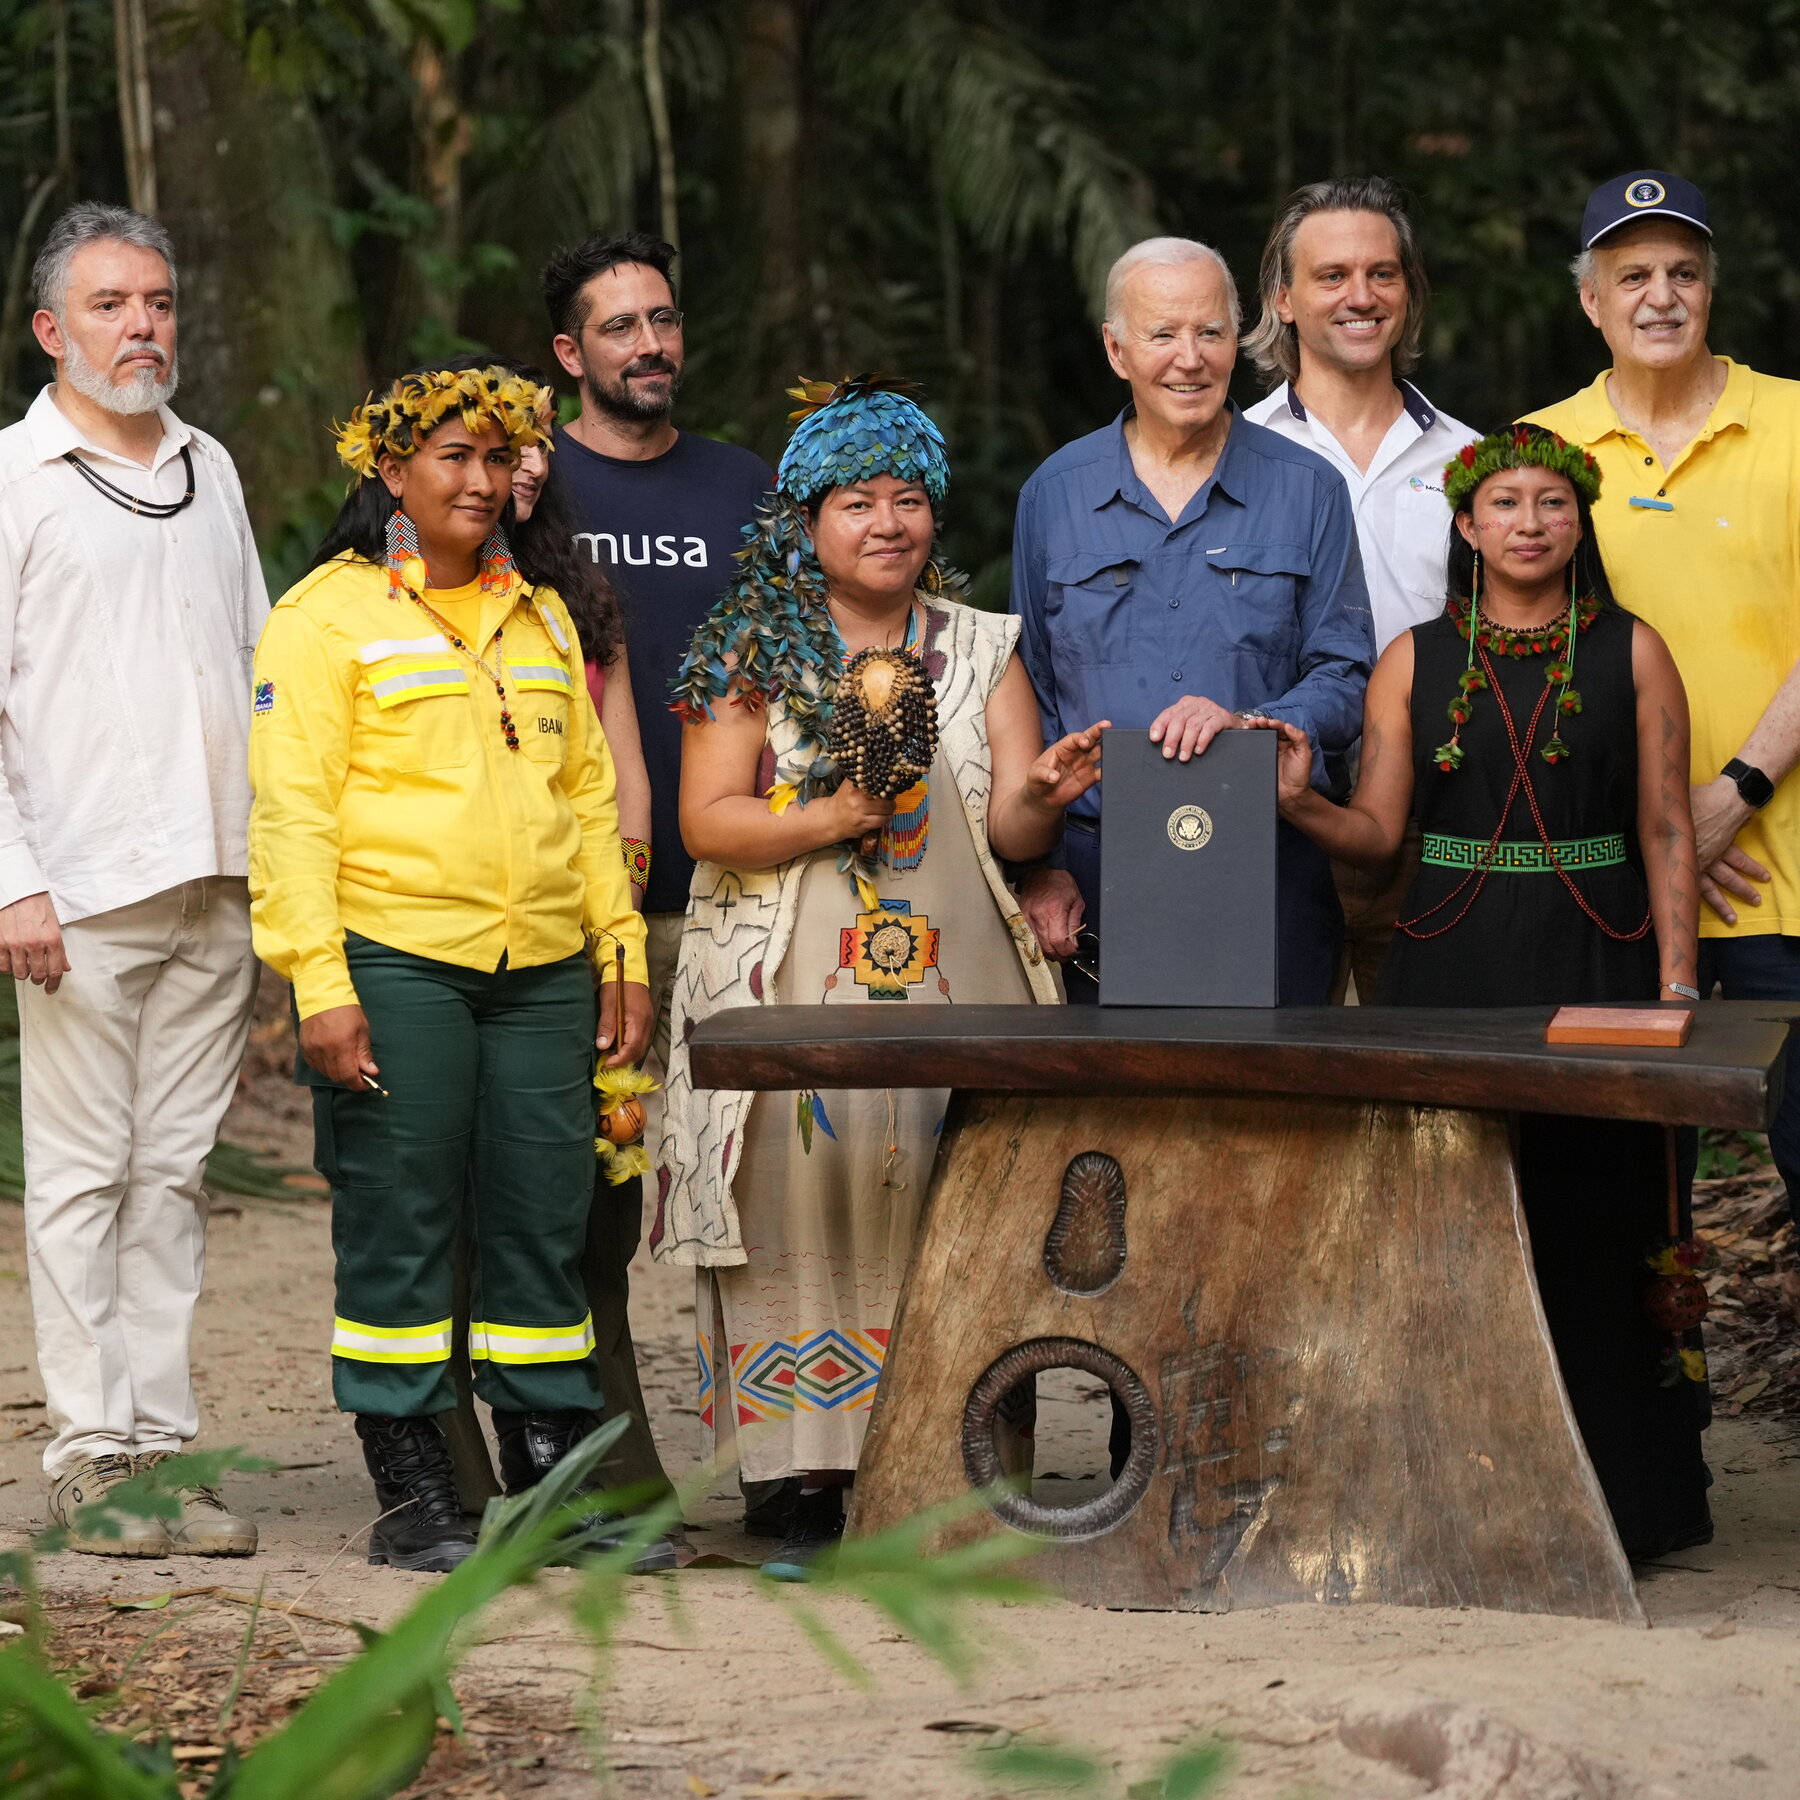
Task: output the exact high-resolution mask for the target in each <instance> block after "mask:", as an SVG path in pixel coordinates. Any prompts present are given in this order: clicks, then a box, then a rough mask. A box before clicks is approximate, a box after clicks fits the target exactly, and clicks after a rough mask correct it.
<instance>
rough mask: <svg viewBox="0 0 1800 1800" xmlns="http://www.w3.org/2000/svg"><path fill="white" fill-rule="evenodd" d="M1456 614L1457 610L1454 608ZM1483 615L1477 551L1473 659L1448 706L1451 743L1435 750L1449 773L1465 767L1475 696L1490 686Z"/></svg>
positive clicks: (1470, 634) (1472, 586)
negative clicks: (1482, 661)
mask: <svg viewBox="0 0 1800 1800" xmlns="http://www.w3.org/2000/svg"><path fill="white" fill-rule="evenodd" d="M1451 611H1452V616H1454V613H1455V609H1454V608H1452V609H1451ZM1480 618H1481V552H1480V550H1479V549H1478V550H1476V552H1475V568H1474V572H1473V574H1472V575H1471V576H1470V578H1469V615H1468V621H1467V630H1466V631H1465V632H1464V635H1465V636H1466V637H1467V638H1468V640H1469V660H1468V662H1467V663H1466V664H1465V665H1464V668H1463V672H1462V673H1461V674H1460V675H1459V676H1457V678H1456V697H1455V699H1453V700H1452V701H1451V702H1450V704H1449V705H1448V706H1447V707H1445V708H1444V710H1445V712H1447V713H1448V714H1449V715H1450V723H1451V724H1452V725H1453V726H1454V727H1455V729H1454V730H1453V731H1452V732H1451V733H1450V739H1449V742H1448V743H1443V744H1439V745H1438V747H1437V748H1436V749H1435V750H1434V751H1432V753H1431V760H1432V761H1433V762H1434V763H1436V764H1437V766H1438V767H1439V768H1440V769H1442V770H1443V772H1444V773H1445V774H1446V775H1453V774H1454V773H1455V772H1456V771H1457V770H1458V769H1460V768H1461V767H1462V759H1463V747H1462V743H1461V739H1462V728H1463V727H1464V726H1465V725H1466V724H1468V722H1469V717H1470V715H1471V714H1472V713H1473V712H1474V710H1475V701H1474V695H1475V691H1476V689H1477V688H1484V687H1486V686H1487V676H1486V675H1485V674H1484V673H1483V672H1482V671H1481V670H1480V669H1478V668H1477V667H1476V666H1475V634H1476V632H1477V631H1478V630H1479V629H1480V624H1479V621H1480Z"/></svg>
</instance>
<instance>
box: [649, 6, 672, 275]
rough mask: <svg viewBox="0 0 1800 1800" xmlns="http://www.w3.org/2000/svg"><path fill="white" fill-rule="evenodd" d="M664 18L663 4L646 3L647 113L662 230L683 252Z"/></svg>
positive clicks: (666, 238)
mask: <svg viewBox="0 0 1800 1800" xmlns="http://www.w3.org/2000/svg"><path fill="white" fill-rule="evenodd" d="M662 16H663V9H662V0H644V109H645V111H646V112H648V113H649V115H650V136H651V140H652V142H654V144H655V145H656V198H657V210H658V212H659V214H660V219H659V225H658V228H659V229H660V230H661V232H662V234H663V238H664V240H665V241H666V242H668V243H671V244H673V245H674V246H675V248H676V249H677V250H679V249H680V248H681V212H680V208H679V206H678V205H677V203H676V194H675V134H674V133H673V131H671V130H670V128H669V95H668V90H667V89H666V88H665V86H664V85H663V62H662Z"/></svg>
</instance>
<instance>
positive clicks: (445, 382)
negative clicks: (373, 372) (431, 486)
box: [333, 368, 553, 477]
mask: <svg viewBox="0 0 1800 1800" xmlns="http://www.w3.org/2000/svg"><path fill="white" fill-rule="evenodd" d="M552 399H553V395H552V394H551V391H550V389H549V388H547V387H540V386H539V385H538V384H537V383H536V382H535V381H527V380H526V379H525V378H524V377H523V376H520V375H515V374H513V373H512V371H511V370H510V369H502V368H487V369H462V370H455V369H439V370H437V371H436V372H435V373H426V374H420V375H402V376H401V377H400V378H399V379H398V380H397V381H396V382H395V383H394V384H393V386H392V387H390V388H389V389H388V391H387V392H386V393H385V394H381V395H375V394H371V395H370V396H369V397H368V399H366V400H365V401H364V402H363V403H362V405H361V406H359V407H358V408H357V409H356V410H355V412H353V413H352V414H351V415H350V417H349V418H348V419H347V420H346V421H345V422H344V423H343V424H342V425H337V426H334V427H333V429H334V430H335V431H336V432H337V453H338V460H339V461H340V462H342V463H343V464H344V465H345V466H346V467H347V468H350V469H354V470H355V471H356V473H357V474H358V475H361V476H364V477H367V476H370V475H373V474H374V473H375V465H376V463H377V462H378V461H379V459H380V457H381V453H382V451H384V450H386V451H389V452H390V453H391V454H393V455H395V456H403V457H404V456H411V455H412V454H413V452H414V451H415V450H417V449H418V447H419V445H420V444H422V443H423V442H424V441H425V439H426V438H427V437H429V436H430V434H431V433H432V431H434V430H435V429H436V428H437V427H438V426H439V425H441V424H442V423H443V421H444V419H445V418H446V417H447V416H448V415H449V414H451V413H460V414H461V415H462V422H463V423H464V424H465V425H466V426H467V427H468V428H469V429H470V430H471V431H479V430H480V429H481V427H482V424H483V423H484V422H486V423H489V424H494V425H498V426H499V427H500V429H501V430H502V431H504V432H505V433H506V441H507V443H508V444H510V445H511V446H512V448H513V449H515V450H524V449H527V448H529V447H531V446H533V445H540V444H541V445H543V446H544V447H545V448H546V449H548V448H549V447H550V445H551V437H550V433H549V432H548V431H547V430H546V429H545V427H544V425H543V422H542V419H541V417H540V414H541V413H543V412H545V411H547V410H548V409H549V407H550V404H551V401H552Z"/></svg>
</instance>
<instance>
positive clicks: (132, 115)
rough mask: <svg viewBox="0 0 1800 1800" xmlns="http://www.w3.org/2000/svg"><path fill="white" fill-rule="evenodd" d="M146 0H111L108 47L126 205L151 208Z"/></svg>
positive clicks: (152, 134) (152, 135)
mask: <svg viewBox="0 0 1800 1800" xmlns="http://www.w3.org/2000/svg"><path fill="white" fill-rule="evenodd" d="M149 5H150V0H113V46H114V55H115V59H116V65H117V68H118V85H119V136H120V138H121V139H122V140H123V142H124V146H125V188H126V192H127V193H128V194H129V195H130V197H131V204H132V206H133V207H135V208H136V209H137V211H139V212H141V213H148V214H149V215H150V217H151V218H155V217H156V213H157V204H156V202H157V183H156V125H155V115H154V110H153V107H152V103H151V89H150V19H149Z"/></svg>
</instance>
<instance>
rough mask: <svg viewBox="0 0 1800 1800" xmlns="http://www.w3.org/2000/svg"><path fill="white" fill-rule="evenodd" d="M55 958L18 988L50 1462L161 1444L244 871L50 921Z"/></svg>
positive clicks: (230, 1027)
mask: <svg viewBox="0 0 1800 1800" xmlns="http://www.w3.org/2000/svg"><path fill="white" fill-rule="evenodd" d="M63 942H64V945H65V947H66V949H67V951H68V958H69V964H70V972H69V973H68V974H67V975H65V976H64V977H63V979H62V985H61V987H60V988H58V989H57V991H56V992H55V993H54V994H46V993H45V992H44V990H43V989H42V988H41V987H37V986H34V985H33V984H32V983H31V982H28V981H21V982H18V983H17V984H16V986H17V988H18V994H19V1023H20V1035H21V1039H22V1042H21V1046H20V1048H21V1069H22V1075H23V1093H22V1099H23V1105H24V1123H25V1242H26V1252H27V1257H28V1261H29V1267H30V1271H31V1303H32V1307H33V1310H34V1312H35V1314H36V1319H37V1346H38V1367H39V1370H40V1372H41V1373H42V1375H43V1378H44V1399H45V1402H46V1406H47V1409H48V1412H49V1419H50V1428H51V1432H52V1434H53V1435H52V1436H51V1439H50V1443H49V1446H48V1448H46V1450H45V1451H44V1468H45V1470H46V1472H47V1473H48V1474H49V1475H50V1476H51V1477H52V1478H55V1477H56V1476H58V1475H61V1474H63V1473H64V1472H65V1471H66V1470H68V1469H71V1468H73V1467H74V1466H75V1465H76V1464H78V1463H81V1462H85V1461H86V1460H87V1459H88V1458H89V1457H93V1456H107V1455H112V1454H115V1453H118V1452H125V1453H127V1454H131V1455H144V1454H146V1453H148V1452H149V1451H152V1450H179V1449H181V1448H182V1447H183V1446H184V1445H185V1444H187V1443H189V1442H190V1441H191V1440H192V1439H193V1437H194V1435H195V1433H196V1432H197V1431H198V1430H199V1428H200V1416H199V1408H198V1406H197V1405H196V1403H195V1400H194V1387H193V1382H192V1380H191V1379H190V1377H189V1374H188V1340H189V1338H190V1336H191V1334H192V1331H193V1323H194V1303H195V1301H196V1300H198V1298H199V1295H200V1278H201V1274H202V1272H203V1269H204V1267H205V1259H206V1194H205V1190H204V1189H203V1188H202V1187H201V1177H202V1174H203V1172H204V1168H205V1163H206V1158H207V1157H208V1156H209V1155H210V1154H211V1152H212V1148H213V1144H214V1143H215V1141H216V1140H217V1136H218V1130H219V1122H220V1120H221V1119H222V1118H223V1117H224V1116H225V1108H226V1107H227V1105H229V1104H230V1101H231V1096H232V1092H233V1090H234V1088H235V1086H236V1083H237V1073H238V1065H239V1064H240V1063H241V1062H242V1060H243V1055H244V1042H245V1039H246V1038H247V1037H248V1035H249V1031H250V1009H251V1005H252V1003H253V1001H254V999H255V995H256V962H255V959H254V958H253V957H252V955H251V953H250V900H249V893H248V890H247V887H246V885H245V883H244V882H243V881H242V880H241V879H238V880H232V879H228V878H225V877H213V878H211V879H208V880H205V881H190V882H185V883H184V884H183V885H182V886H180V887H178V888H170V889H169V890H168V891H167V892H166V893H161V894H153V895H152V896H151V897H150V898H149V899H148V900H140V901H138V902H137V903H136V904H135V905H132V906H121V907H119V908H117V909H116V910H115V911H113V912H106V913H98V914H96V915H95V916H94V917H93V918H90V919H80V920H77V921H76V922H75V923H74V924H72V925H65V926H64V927H63Z"/></svg>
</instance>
